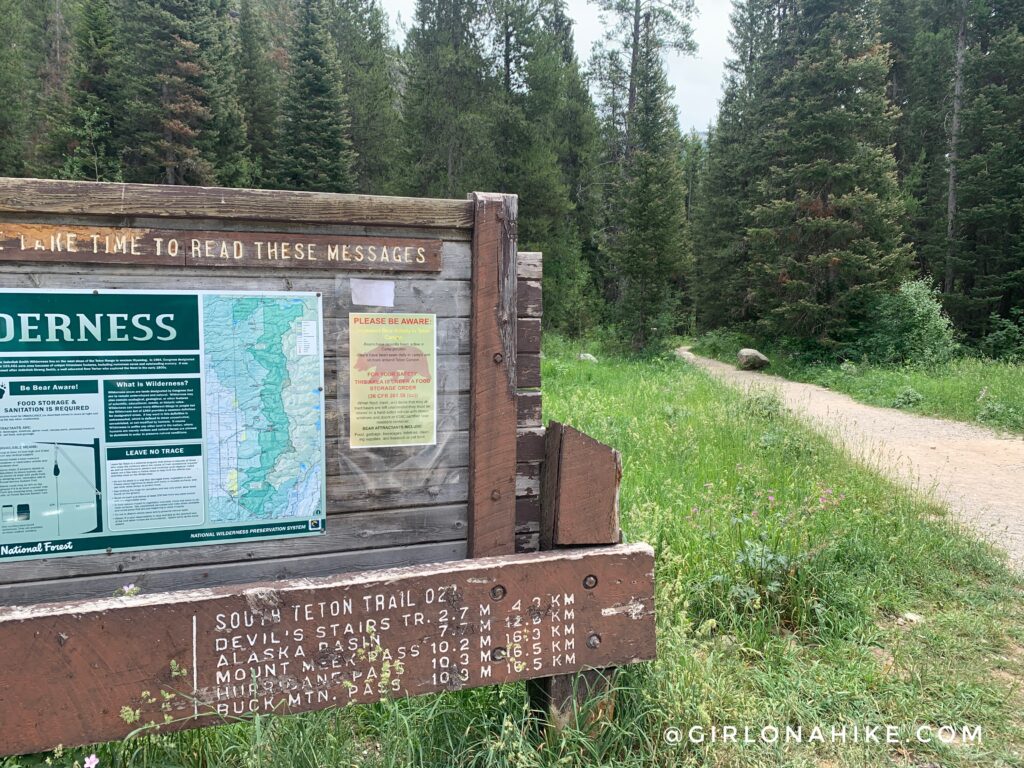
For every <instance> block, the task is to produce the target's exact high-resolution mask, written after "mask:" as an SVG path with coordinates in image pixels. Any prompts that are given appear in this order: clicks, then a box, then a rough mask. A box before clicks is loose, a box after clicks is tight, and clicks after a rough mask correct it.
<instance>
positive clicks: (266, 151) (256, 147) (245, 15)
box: [237, 0, 281, 186]
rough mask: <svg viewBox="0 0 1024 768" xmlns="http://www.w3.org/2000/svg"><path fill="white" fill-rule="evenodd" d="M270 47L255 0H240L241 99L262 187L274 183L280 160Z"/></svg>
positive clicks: (276, 76) (276, 75)
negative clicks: (254, 4) (254, 3)
mask: <svg viewBox="0 0 1024 768" xmlns="http://www.w3.org/2000/svg"><path fill="white" fill-rule="evenodd" d="M270 48H271V42H270V35H269V32H268V30H267V25H266V22H265V21H264V19H263V17H262V15H261V13H260V11H259V10H257V9H256V8H255V7H254V6H253V0H241V3H240V5H239V10H238V63H237V69H238V99H239V101H240V103H241V104H242V107H243V109H244V110H245V127H246V131H247V134H246V139H247V141H248V144H249V155H250V159H251V161H252V164H253V166H252V173H253V183H254V184H256V185H259V186H263V185H272V184H273V182H274V179H275V177H276V175H277V169H278V164H279V160H280V158H279V157H278V150H279V147H280V143H281V135H280V129H279V121H280V118H281V76H280V72H279V70H278V68H277V67H276V66H275V65H274V63H273V61H272V60H271V58H270V54H269V51H270Z"/></svg>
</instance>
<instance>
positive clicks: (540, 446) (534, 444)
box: [516, 427, 544, 461]
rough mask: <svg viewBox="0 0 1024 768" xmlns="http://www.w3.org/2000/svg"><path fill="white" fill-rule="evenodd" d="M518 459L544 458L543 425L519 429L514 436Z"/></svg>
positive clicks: (535, 459) (536, 459)
mask: <svg viewBox="0 0 1024 768" xmlns="http://www.w3.org/2000/svg"><path fill="white" fill-rule="evenodd" d="M516 453H517V455H518V460H519V461H543V460H544V427H537V428H531V429H520V430H519V431H518V433H517V436H516Z"/></svg>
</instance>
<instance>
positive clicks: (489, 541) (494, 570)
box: [0, 179, 655, 755]
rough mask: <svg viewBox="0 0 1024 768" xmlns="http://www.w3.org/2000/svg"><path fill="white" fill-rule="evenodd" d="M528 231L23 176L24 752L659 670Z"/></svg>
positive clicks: (15, 384)
mask: <svg viewBox="0 0 1024 768" xmlns="http://www.w3.org/2000/svg"><path fill="white" fill-rule="evenodd" d="M517 216H518V212H517V201H516V198H515V197H514V196H509V195H490V194H482V193H478V194H474V195H472V196H471V197H470V199H469V200H467V201H457V200H418V199H410V198H377V197H366V196H355V195H327V194H318V193H281V192H267V191H258V190H227V189H204V188H172V187H151V186H145V185H124V184H91V183H79V182H60V181H38V180H22V179H0V647H2V648H3V649H4V656H3V660H2V661H0V755H6V754H20V753H25V752H31V751H41V750H46V749H51V748H53V747H55V746H57V745H58V744H63V745H65V746H70V745H76V744H83V743H88V742H95V741H101V740H107V739H116V738H123V737H124V736H126V735H128V734H130V733H132V732H134V731H136V730H138V729H139V728H144V729H162V730H170V729H180V728H192V727H201V726H206V725H214V724H217V723H219V722H223V721H224V720H225V719H226V718H236V717H238V716H244V715H249V714H253V713H270V712H274V713H288V712H299V711H304V710H310V709H319V708H324V707H331V706H341V705H345V704H350V703H358V702H369V701H376V700H379V699H380V698H382V697H392V696H411V695H418V694H423V693H432V692H437V691H444V690H457V689H460V688H466V687H473V686H480V685H492V684H497V683H501V682H507V681H513V680H538V679H540V680H542V682H539V683H537V684H536V686H535V689H534V690H535V693H536V695H537V697H538V698H537V702H538V709H544V710H545V711H546V712H547V713H548V715H550V716H552V717H553V719H554V721H555V722H559V721H560V720H561V719H562V717H563V715H564V712H565V711H566V708H567V707H569V706H570V705H571V704H572V701H573V696H574V695H575V694H574V693H573V680H574V679H575V677H574V675H575V674H576V673H578V672H580V671H581V670H607V669H609V668H613V667H615V666H618V665H622V664H628V663H632V662H634V661H639V660H643V659H649V658H652V657H653V655H654V647H655V643H654V618H653V594H654V590H653V558H652V553H651V551H650V549H649V548H648V547H646V546H645V545H634V546H628V547H627V546H620V545H618V544H617V541H618V530H619V529H618V477H619V467H620V466H621V463H620V460H619V457H618V455H617V454H615V453H614V451H611V449H609V448H607V447H605V446H602V445H601V444H600V443H597V442H596V441H593V440H590V439H589V438H586V436H583V435H580V434H579V433H577V432H575V431H574V430H571V429H570V428H568V427H562V426H561V425H552V428H553V430H554V432H553V437H552V439H549V440H548V441H547V444H545V438H544V432H545V431H544V429H543V428H542V426H541V407H540V406H541V401H540V392H539V387H540V354H539V353H540V318H541V298H540V282H539V280H540V272H541V269H540V255H539V254H518V253H517V250H516V227H517ZM545 465H547V466H548V467H549V468H550V470H549V471H546V472H544V471H543V468H544V466H545ZM542 545H543V548H544V549H549V550H551V551H549V552H544V553H538V552H537V550H539V549H540V548H541V546H542ZM567 546H571V547H588V549H565V547H567ZM467 557H468V558H471V559H466V558H467ZM595 679H596V678H595V677H594V675H593V674H592V673H591V674H589V676H588V677H587V678H586V682H587V689H588V690H591V691H597V690H598V689H599V688H600V686H599V685H598V684H595ZM544 680H546V681H547V682H543V681H544Z"/></svg>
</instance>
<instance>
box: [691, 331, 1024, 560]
mask: <svg viewBox="0 0 1024 768" xmlns="http://www.w3.org/2000/svg"><path fill="white" fill-rule="evenodd" d="M686 352H687V353H689V350H686ZM679 354H680V356H681V357H684V358H685V359H688V360H689V361H690V362H691V363H693V364H694V365H698V366H700V367H701V368H703V369H704V370H706V371H708V372H709V373H711V374H712V375H713V376H715V377H717V378H719V379H721V380H723V381H725V382H727V383H729V384H732V385H734V386H737V387H741V388H743V389H750V388H751V387H756V388H764V389H770V390H774V391H775V392H777V393H778V395H779V397H781V398H782V401H783V402H784V403H785V404H786V406H787V407H788V408H790V409H791V410H792V411H794V412H796V413H797V414H798V415H801V416H803V417H804V418H805V419H807V420H809V421H810V422H812V423H813V424H814V425H815V427H816V428H817V429H818V430H819V431H823V432H825V433H826V434H828V435H829V436H830V437H831V438H832V439H834V440H838V441H840V442H842V443H844V444H845V445H846V446H847V447H848V448H849V449H850V451H851V452H852V453H853V454H854V455H855V456H857V457H858V458H859V459H860V460H861V461H863V462H865V463H867V464H869V465H871V466H873V467H875V468H877V469H879V470H880V471H882V472H883V473H885V474H887V475H889V476H890V477H892V478H894V479H896V480H897V481H899V482H901V483H903V484H904V485H907V486H909V487H911V488H913V489H915V490H917V491H920V492H922V493H925V494H927V495H930V496H932V497H933V498H935V499H937V500H939V501H940V502H942V503H944V504H945V505H946V506H947V507H948V508H949V509H950V510H952V511H953V513H954V514H955V515H956V517H957V518H958V519H959V520H960V521H961V522H963V523H964V524H965V525H967V526H969V527H971V528H973V529H974V530H976V531H977V532H978V533H979V534H981V535H982V536H984V537H985V538H987V539H988V540H989V541H991V542H993V543H994V544H996V545H997V546H999V547H1001V548H1002V549H1005V550H1006V551H1007V552H1008V553H1009V555H1010V559H1011V561H1012V562H1013V563H1014V565H1015V566H1016V567H1017V568H1018V569H1021V570H1024V438H1021V437H1018V436H1014V435H1007V434H1000V433H998V432H993V431H991V430H988V429H985V428H984V427H979V426H975V425H973V424H965V423H962V422H957V421H946V420H944V419H934V418H930V417H927V416H917V415H915V414H910V413H904V412H903V411H898V410H894V409H891V408H876V407H874V406H871V405H864V404H862V403H858V402H857V401H855V400H853V399H852V398H850V397H847V396H846V395H842V394H839V393H837V392H833V391H831V390H828V389H824V388H823V387H818V386H815V385H813V384H801V383H798V382H793V381H787V380H785V379H781V378H779V377H778V376H770V375H768V374H764V373H755V372H751V371H740V370H737V369H736V368H734V367H733V366H731V365H726V364H725V363H720V362H718V361H717V360H710V359H708V358H704V357H697V356H696V355H692V354H687V355H684V354H683V350H680V352H679Z"/></svg>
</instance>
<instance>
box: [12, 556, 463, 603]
mask: <svg viewBox="0 0 1024 768" xmlns="http://www.w3.org/2000/svg"><path fill="white" fill-rule="evenodd" d="M193 551H194V550H193ZM465 556H466V543H465V541H461V540H458V541H446V542H437V543H434V544H417V545H411V546H401V547H388V548H382V549H362V550H356V551H353V552H330V553H325V554H320V555H307V556H304V557H280V558H274V559H268V560H260V561H257V562H251V563H250V562H241V563H215V564H212V565H202V566H186V567H182V568H167V569H157V570H154V569H147V570H145V571H143V572H140V573H138V574H133V575H132V576H131V578H130V579H127V581H130V582H132V583H134V584H135V585H136V587H138V588H139V589H140V590H141V591H142V592H143V593H145V594H154V593H166V592H176V591H181V590H188V589H200V588H203V587H217V586H223V585H226V584H247V583H249V582H252V581H271V580H278V579H302V578H313V577H317V576H333V575H335V574H339V573H350V572H353V571H369V570H375V569H378V568H399V567H402V566H406V565H416V564H419V563H442V562H448V561H451V560H460V559H462V558H464V557H465ZM125 582H126V579H125V577H124V575H123V574H117V575H103V576H87V577H84V578H76V579H59V580H57V581H41V582H24V583H19V584H4V585H0V606H17V605H32V604H35V603H52V602H63V601H67V600H90V599H96V598H102V597H109V596H110V595H113V594H114V592H116V591H117V590H118V589H119V588H121V587H122V586H123V585H124V584H125ZM162 597H163V596H162ZM3 610H5V609H4V608H0V612H2V611H3Z"/></svg>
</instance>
